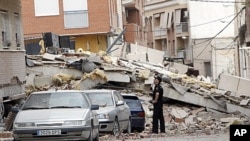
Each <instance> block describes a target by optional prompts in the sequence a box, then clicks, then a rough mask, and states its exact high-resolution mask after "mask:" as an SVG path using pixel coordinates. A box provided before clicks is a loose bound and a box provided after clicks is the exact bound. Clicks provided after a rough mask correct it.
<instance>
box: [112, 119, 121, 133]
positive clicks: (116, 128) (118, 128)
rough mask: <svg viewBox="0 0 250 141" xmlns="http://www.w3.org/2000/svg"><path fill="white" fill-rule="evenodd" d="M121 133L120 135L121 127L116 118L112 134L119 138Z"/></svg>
mask: <svg viewBox="0 0 250 141" xmlns="http://www.w3.org/2000/svg"><path fill="white" fill-rule="evenodd" d="M119 133H120V127H119V123H118V119H117V118H116V119H115V121H114V126H113V130H112V134H113V135H114V136H116V137H117V136H119Z"/></svg>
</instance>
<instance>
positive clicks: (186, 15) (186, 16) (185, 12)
mask: <svg viewBox="0 0 250 141" xmlns="http://www.w3.org/2000/svg"><path fill="white" fill-rule="evenodd" d="M183 17H184V18H188V17H189V12H188V11H187V10H186V11H184V16H183Z"/></svg>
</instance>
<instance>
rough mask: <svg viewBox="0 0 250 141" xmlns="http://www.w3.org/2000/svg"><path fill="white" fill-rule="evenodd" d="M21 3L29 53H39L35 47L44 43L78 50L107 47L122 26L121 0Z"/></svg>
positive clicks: (94, 49)
mask: <svg viewBox="0 0 250 141" xmlns="http://www.w3.org/2000/svg"><path fill="white" fill-rule="evenodd" d="M21 4H22V7H23V8H22V13H23V15H22V17H23V21H24V22H23V30H24V38H25V47H26V50H27V52H28V53H30V54H34V53H33V52H35V53H37V54H39V51H36V50H35V49H34V48H39V47H40V46H41V45H43V46H45V47H53V48H63V50H64V49H65V48H66V49H67V50H72V51H75V52H77V51H78V52H81V51H91V52H98V51H99V50H104V51H106V49H107V48H108V46H109V45H111V44H112V42H113V41H114V39H115V38H116V37H117V34H119V33H118V31H121V30H122V16H121V1H120V0H105V1H100V2H98V3H97V2H95V1H88V0H75V1H74V2H72V1H70V0H34V1H33V0H32V1H21ZM45 7H46V8H45ZM80 17H81V18H80ZM42 39H43V40H44V42H40V41H41V40H42ZM39 43H40V44H39ZM30 50H31V51H30Z"/></svg>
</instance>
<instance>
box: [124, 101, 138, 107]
mask: <svg viewBox="0 0 250 141" xmlns="http://www.w3.org/2000/svg"><path fill="white" fill-rule="evenodd" d="M124 100H125V102H126V103H127V105H128V106H129V107H131V108H138V107H141V103H140V101H139V100H131V99H124Z"/></svg>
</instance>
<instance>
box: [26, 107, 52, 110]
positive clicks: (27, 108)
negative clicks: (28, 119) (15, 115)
mask: <svg viewBox="0 0 250 141" xmlns="http://www.w3.org/2000/svg"><path fill="white" fill-rule="evenodd" d="M32 109H49V108H48V107H25V108H23V109H22V110H32Z"/></svg>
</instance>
